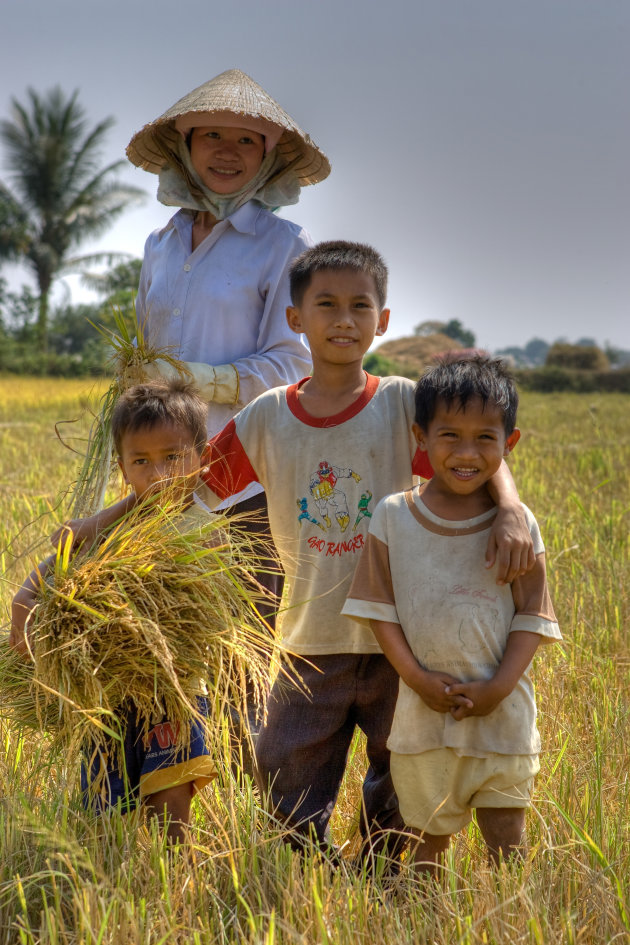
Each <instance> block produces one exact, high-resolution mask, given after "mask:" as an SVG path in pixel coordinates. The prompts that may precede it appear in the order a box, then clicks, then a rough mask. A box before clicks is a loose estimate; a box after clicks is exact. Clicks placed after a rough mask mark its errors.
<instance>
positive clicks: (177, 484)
mask: <svg viewBox="0 0 630 945" xmlns="http://www.w3.org/2000/svg"><path fill="white" fill-rule="evenodd" d="M206 413H207V405H206V404H205V402H204V401H203V400H202V399H201V397H200V396H199V395H198V394H197V393H196V391H195V390H194V389H193V388H192V387H191V386H190V385H187V384H185V383H184V382H182V381H181V380H175V381H172V382H169V383H162V384H155V383H154V384H142V385H138V386H136V387H132V388H129V389H128V390H127V391H126V392H125V393H124V394H123V395H122V396H121V397H120V400H119V401H118V403H117V405H116V408H115V411H114V414H113V418H112V432H113V437H114V443H115V447H116V452H117V454H118V463H119V466H120V469H121V471H122V474H123V476H124V479H125V482H126V483H127V484H128V485H129V486H130V487H131V488H132V489H133V491H134V493H135V495H136V496H137V497H138V498H139V499H140V498H141V499H144V500H146V499H150V497H151V496H152V495H156V494H157V493H164V494H165V495H166V496H167V497H168V500H169V507H170V505H171V503H173V508H174V509H175V510H176V511H177V513H178V515H177V517H176V518H175V519H174V524H175V526H176V528H177V529H178V531H180V532H186V533H188V532H193V533H195V532H197V531H198V530H199V529H201V528H203V526H204V525H207V522H208V510H207V508H205V507H204V506H203V505H201V504H200V502H199V500H198V497H197V496H196V495H195V491H194V490H195V486H196V484H197V480H198V476H199V473H200V470H201V465H202V453H203V451H204V448H205V445H206V436H207V434H206ZM155 508H156V506H154V505H149V506H148V511H149V512H151V510H155ZM97 537H98V536H97ZM55 559H56V555H51V556H50V557H49V558H47V559H46V560H45V561H43V562H42V563H41V564H39V565H38V566H37V567H36V568H35V569H34V570H33V571H32V572H31V574H30V575H29V577H28V578H27V579H26V581H25V582H24V584H23V585H22V587H21V588H20V590H19V591H18V592H17V594H16V595H15V597H14V599H13V604H12V625H11V635H10V640H9V642H10V643H11V645H12V646H13V647H14V648H15V649H17V650H19V651H20V652H21V653H23V654H24V655H26V654H27V653H28V652H30V651H31V646H32V644H33V640H32V639H31V637H32V631H31V630H30V629H29V625H30V624H31V617H32V616H34V612H35V608H36V607H37V605H38V602H39V601H40V600H41V588H42V582H43V581H44V580H45V579H46V577H47V575H48V576H50V575H51V574H52V571H53V570H54V567H55ZM132 603H133V602H132ZM158 622H159V621H158ZM198 704H199V717H198V718H194V719H192V720H191V723H190V735H189V738H188V739H187V744H186V743H185V744H184V745H183V746H182V744H181V742H180V743H178V725H177V722H174V721H172V720H169V719H168V718H162V719H161V721H160V722H159V723H158V724H157V725H154V726H153V728H152V729H150V730H148V725H147V724H146V722H145V724H143V720H142V718H140V717H139V716H138V713H137V712H135V711H133V710H132V709H130V710H129V711H128V713H127V716H126V718H124V720H123V726H122V737H123V741H124V751H123V754H124V763H123V764H122V765H119V764H118V763H117V760H116V754H115V752H110V753H109V755H108V757H107V758H106V759H105V760H104V759H103V757H102V756H101V755H99V754H97V753H95V755H94V756H93V758H92V759H91V763H90V764H89V765H88V766H85V765H84V766H83V767H82V772H81V781H82V786H83V788H84V790H85V791H86V796H89V793H90V787H92V788H94V785H95V784H96V783H97V782H98V783H100V782H101V781H103V774H104V773H105V778H104V788H103V790H102V791H101V793H100V794H98V795H97V796H96V803H97V806H98V807H99V808H100V809H106V808H108V807H115V806H116V805H117V804H119V803H120V805H121V809H122V810H123V811H127V810H129V809H131V808H133V807H135V806H136V805H137V803H138V800H139V799H140V800H141V801H142V802H143V803H144V804H145V805H146V807H147V809H148V810H149V811H150V812H151V813H152V814H155V815H156V816H157V817H158V818H159V820H160V822H161V823H165V824H166V830H167V836H168V838H169V839H170V840H171V841H175V840H182V839H183V838H184V836H185V832H186V826H187V825H188V823H189V821H190V804H191V799H192V796H193V794H194V793H195V792H196V791H197V790H199V788H200V787H202V786H203V785H205V784H207V783H208V782H209V781H210V780H212V778H214V777H215V776H216V769H215V767H214V764H213V762H212V760H211V758H210V753H209V748H208V746H207V743H206V738H205V734H204V725H203V721H204V714H205V713H207V706H206V701H205V699H203V698H199V700H198ZM103 766H105V767H106V771H105V772H103ZM93 793H94V791H93Z"/></svg>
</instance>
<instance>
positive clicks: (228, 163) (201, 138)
mask: <svg viewBox="0 0 630 945" xmlns="http://www.w3.org/2000/svg"><path fill="white" fill-rule="evenodd" d="M264 153H265V139H264V138H263V136H262V135H260V134H258V133H257V132H256V131H246V129H245V128H226V127H225V126H221V125H217V126H214V125H213V126H208V127H205V128H193V130H192V134H191V138H190V158H191V161H192V165H193V167H194V169H195V170H196V172H197V174H198V175H199V177H200V178H201V180H202V181H203V182H204V184H205V185H206V187H207V188H208V190H212V191H214V192H215V194H222V195H226V194H234V193H236V191H237V190H240V189H241V187H244V186H245V184H248V183H249V182H250V180H251V179H252V177H254V176H255V175H256V173H257V171H258V169H259V167H260V165H261V163H262V159H263V156H264Z"/></svg>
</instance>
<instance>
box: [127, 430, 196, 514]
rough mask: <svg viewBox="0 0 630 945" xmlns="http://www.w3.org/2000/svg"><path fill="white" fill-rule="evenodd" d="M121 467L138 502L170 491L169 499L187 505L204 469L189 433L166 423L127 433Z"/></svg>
mask: <svg viewBox="0 0 630 945" xmlns="http://www.w3.org/2000/svg"><path fill="white" fill-rule="evenodd" d="M118 465H119V466H120V468H121V470H122V473H123V476H124V478H125V482H126V483H127V484H128V485H130V486H131V488H132V489H133V490H134V492H135V493H136V496H137V497H138V498H141V497H144V498H146V497H148V496H149V495H151V494H152V493H156V492H162V491H168V493H169V498H170V497H172V498H173V499H174V500H177V501H187V500H188V499H190V496H191V494H192V492H193V490H194V488H195V483H196V477H197V475H198V473H199V471H200V469H201V453H200V452H199V450H198V449H197V448H196V446H195V443H194V440H193V436H192V434H191V433H190V432H189V431H188V430H186V429H182V427H181V426H178V425H175V424H170V423H162V424H156V425H155V426H152V427H140V428H139V429H138V430H128V431H127V432H126V433H124V434H123V436H122V441H121V449H120V457H119V459H118Z"/></svg>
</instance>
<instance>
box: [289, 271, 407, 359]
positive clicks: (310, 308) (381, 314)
mask: <svg viewBox="0 0 630 945" xmlns="http://www.w3.org/2000/svg"><path fill="white" fill-rule="evenodd" d="M287 321H288V322H289V325H290V327H291V328H292V329H293V331H295V332H298V333H300V332H304V334H305V335H306V337H307V338H308V342H309V345H310V348H311V356H312V358H313V364H316V363H317V362H319V363H320V364H350V363H352V362H354V361H357V360H360V359H362V358H363V355H364V354H365V352H366V351H367V350H368V348H369V347H370V345H371V344H372V341H373V340H374V337H375V335H383V334H384V333H385V331H386V329H387V324H388V322H389V309H387V308H385V309H381V307H380V305H379V301H378V295H377V292H376V286H375V285H374V279H373V278H372V276H371V275H369V274H368V273H366V272H358V271H355V270H354V269H339V270H322V271H320V272H316V273H314V275H313V278H312V279H311V282H310V285H309V286H308V288H307V289H306V292H305V293H304V298H303V299H302V303H301V304H300V305H299V306H289V308H288V309H287Z"/></svg>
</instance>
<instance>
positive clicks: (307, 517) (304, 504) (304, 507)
mask: <svg viewBox="0 0 630 945" xmlns="http://www.w3.org/2000/svg"><path fill="white" fill-rule="evenodd" d="M295 504H296V505H297V507H298V512H299V513H300V514H299V515H298V522H299V523H300V527H301V526H302V522H311V523H312V524H313V525H317V527H318V528H321V529H323V528H324V526H323V525H322V523H321V522H318V521H317V519H316V518H313V516H312V515H311V513H310V512H309V510H308V499H307V498H306V496H303V498H301V499H296V500H295Z"/></svg>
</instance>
